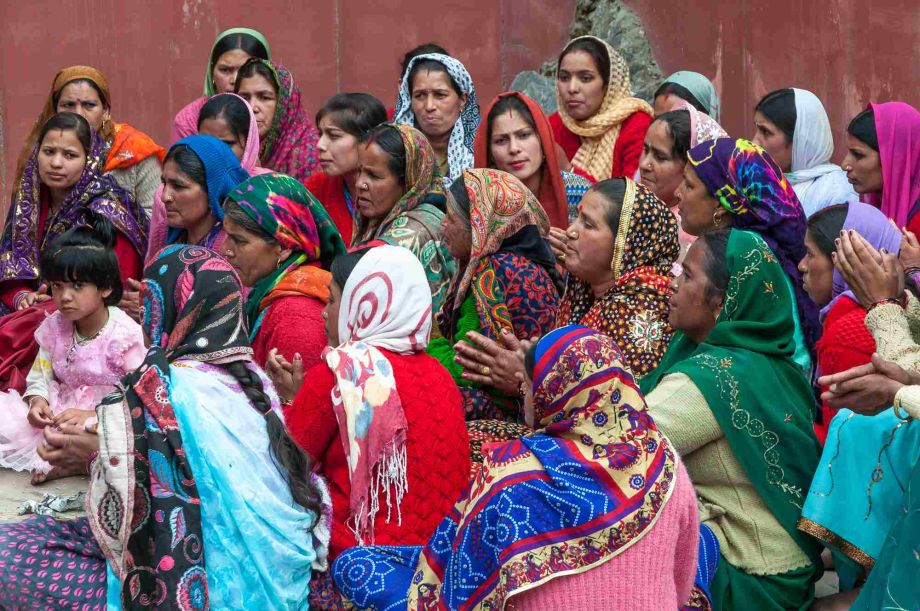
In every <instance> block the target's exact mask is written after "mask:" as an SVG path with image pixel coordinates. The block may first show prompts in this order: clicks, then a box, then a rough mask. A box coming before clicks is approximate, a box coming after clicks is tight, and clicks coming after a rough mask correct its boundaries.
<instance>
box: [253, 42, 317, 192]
mask: <svg viewBox="0 0 920 611" xmlns="http://www.w3.org/2000/svg"><path fill="white" fill-rule="evenodd" d="M259 61H260V62H261V63H263V64H264V65H265V66H267V67H268V68H269V69H270V70H271V71H272V74H274V76H275V84H276V85H277V86H278V103H277V106H276V107H275V116H274V117H272V125H271V128H270V129H269V130H268V133H267V134H265V140H263V141H262V151H261V153H260V154H259V159H260V160H261V162H262V165H263V166H264V167H266V168H269V169H271V170H274V171H275V172H280V173H281V174H287V175H288V176H293V177H294V178H296V179H297V180H299V181H301V182H303V181H305V180H306V179H307V178H309V177H310V175H311V174H313V173H314V172H318V171H319V170H320V165H319V156H318V155H317V154H316V143H317V142H318V141H319V132H317V131H316V127H315V126H314V125H313V120H312V119H310V117H309V115H307V112H306V111H305V110H304V109H303V105H302V104H301V101H300V87H298V86H297V85H296V84H295V83H294V77H293V76H292V75H291V73H290V71H288V69H287V68H285V67H283V66H282V65H281V64H273V63H272V62H270V61H268V60H264V59H261V60H259Z"/></svg>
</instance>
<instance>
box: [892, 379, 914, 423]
mask: <svg viewBox="0 0 920 611" xmlns="http://www.w3.org/2000/svg"><path fill="white" fill-rule="evenodd" d="M902 388H903V387H902ZM900 395H901V391H900V390H899V391H898V392H896V393H895V394H894V401H892V402H891V407H892V409H893V411H894V415H895V417H896V418H897V419H898V420H910V419H911V418H912V416H911V415H910V413H907V414H904V413H902V412H901V396H900Z"/></svg>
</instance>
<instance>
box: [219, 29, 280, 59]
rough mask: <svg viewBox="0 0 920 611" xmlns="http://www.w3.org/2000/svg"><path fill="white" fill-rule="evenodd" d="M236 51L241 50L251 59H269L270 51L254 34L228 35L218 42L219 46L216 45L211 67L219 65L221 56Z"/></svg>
mask: <svg viewBox="0 0 920 611" xmlns="http://www.w3.org/2000/svg"><path fill="white" fill-rule="evenodd" d="M236 49H239V50H240V51H242V52H243V53H245V54H246V55H248V56H249V57H255V58H258V59H268V49H266V48H265V45H263V44H262V43H261V42H260V41H259V39H258V38H256V37H255V36H253V35H252V34H246V33H245V32H237V33H235V34H228V35H227V36H224V37H223V38H221V39H220V40H218V41H217V44H215V45H214V50H213V51H211V66H214V64H216V63H217V60H219V59H220V56H221V55H223V54H224V53H226V52H227V51H233V50H236Z"/></svg>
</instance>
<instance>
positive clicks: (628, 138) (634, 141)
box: [549, 111, 652, 182]
mask: <svg viewBox="0 0 920 611" xmlns="http://www.w3.org/2000/svg"><path fill="white" fill-rule="evenodd" d="M549 124H550V127H552V128H553V137H554V138H555V139H556V142H557V143H558V144H559V146H561V147H562V150H563V151H565V155H566V157H568V158H569V161H571V160H572V159H574V158H575V153H577V152H578V149H579V148H581V136H579V135H578V134H575V133H573V132H570V131H569V128H567V127H566V126H565V125H564V124H563V123H562V117H560V116H559V113H558V112H554V113H553V114H551V115H550V116H549ZM651 124H652V117H650V116H649V115H647V114H645V113H644V112H638V111H637V112H634V113H633V114H631V115H629V116H628V117H627V118H626V120H625V121H623V124H622V125H621V126H620V134H619V135H618V136H617V142H616V144H615V145H614V147H613V168H612V169H611V171H610V177H611V178H622V177H624V176H625V177H626V178H632V177H633V176H634V175H635V174H636V170H637V169H638V168H639V158H640V157H642V143H643V142H644V141H645V132H647V131H648V126H649V125H651ZM579 173H580V174H584V172H579ZM595 182H596V181H595Z"/></svg>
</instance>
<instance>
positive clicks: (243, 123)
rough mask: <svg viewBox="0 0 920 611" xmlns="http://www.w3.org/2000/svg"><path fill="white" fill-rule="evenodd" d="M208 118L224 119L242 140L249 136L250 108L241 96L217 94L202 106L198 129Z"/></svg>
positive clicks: (199, 129)
mask: <svg viewBox="0 0 920 611" xmlns="http://www.w3.org/2000/svg"><path fill="white" fill-rule="evenodd" d="M208 119H223V120H224V121H226V122H227V125H229V126H230V129H231V130H232V131H233V134H234V135H235V136H236V137H237V138H240V139H242V140H246V139H247V138H248V137H249V123H250V121H251V119H250V117H249V109H248V108H246V103H245V102H243V100H241V99H240V98H238V97H236V96H232V95H216V96H214V97H213V98H211V99H210V100H208V101H207V102H205V103H204V106H202V107H201V111H200V112H199V113H198V131H199V132H200V131H201V124H202V123H204V122H205V121H207V120H208Z"/></svg>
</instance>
